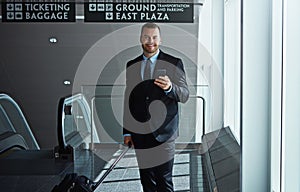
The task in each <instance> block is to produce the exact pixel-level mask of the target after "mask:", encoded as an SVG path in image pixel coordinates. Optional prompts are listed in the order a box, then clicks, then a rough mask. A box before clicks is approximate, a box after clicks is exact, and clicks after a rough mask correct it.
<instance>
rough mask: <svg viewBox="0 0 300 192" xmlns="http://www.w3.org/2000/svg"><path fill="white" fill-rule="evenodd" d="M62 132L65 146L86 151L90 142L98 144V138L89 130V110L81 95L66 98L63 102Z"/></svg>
mask: <svg viewBox="0 0 300 192" xmlns="http://www.w3.org/2000/svg"><path fill="white" fill-rule="evenodd" d="M63 111H64V112H63V132H64V134H63V135H64V139H65V142H66V144H67V145H71V146H72V147H74V148H82V149H88V146H89V144H90V143H91V141H92V140H93V141H95V142H99V137H98V135H97V134H96V132H95V131H94V134H92V132H93V130H91V128H90V127H91V112H90V111H91V110H90V107H89V104H88V102H87V101H86V99H85V97H84V96H83V95H82V94H76V95H73V96H71V97H68V98H66V99H65V101H64V110H63Z"/></svg>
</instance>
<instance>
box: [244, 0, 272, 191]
mask: <svg viewBox="0 0 300 192" xmlns="http://www.w3.org/2000/svg"><path fill="white" fill-rule="evenodd" d="M242 3H243V4H242V9H243V38H242V50H243V51H242V54H243V55H242V67H243V68H242V71H243V72H242V140H241V145H242V191H243V192H253V191H255V192H266V191H269V183H270V179H269V178H270V175H269V172H270V166H269V164H270V154H269V153H270V129H271V128H270V90H271V89H270V77H271V72H270V68H271V37H272V36H271V7H272V1H271V0H252V1H247V0H244V1H242Z"/></svg>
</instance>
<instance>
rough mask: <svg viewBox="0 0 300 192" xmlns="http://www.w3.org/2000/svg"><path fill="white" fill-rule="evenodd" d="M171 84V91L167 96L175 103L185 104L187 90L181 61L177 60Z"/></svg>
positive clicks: (187, 94)
mask: <svg viewBox="0 0 300 192" xmlns="http://www.w3.org/2000/svg"><path fill="white" fill-rule="evenodd" d="M171 82H172V90H171V91H170V92H169V93H168V94H167V95H168V97H170V98H172V99H174V100H176V101H177V102H182V103H185V102H186V101H187V100H188V98H189V89H188V85H187V82H186V75H185V71H184V67H183V63H182V61H181V59H178V60H177V63H176V64H175V68H174V75H173V78H172V79H171Z"/></svg>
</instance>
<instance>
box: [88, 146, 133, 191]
mask: <svg viewBox="0 0 300 192" xmlns="http://www.w3.org/2000/svg"><path fill="white" fill-rule="evenodd" d="M131 146H132V145H131V143H129V145H128V147H127V148H126V149H125V150H124V151H123V152H122V153H121V154H120V155H119V156H118V158H117V159H116V160H115V161H114V162H113V164H111V165H110V167H109V168H108V170H107V171H106V172H105V173H104V174H103V175H102V177H101V178H100V179H99V180H98V181H97V182H96V183H95V185H94V186H93V187H92V188H93V190H95V189H97V187H98V186H99V185H101V184H102V183H103V181H104V179H105V178H106V177H107V175H108V174H109V173H110V172H111V171H112V170H113V169H114V168H115V166H116V165H117V164H118V162H119V161H120V160H121V159H122V158H123V157H124V155H125V154H126V153H127V151H128V150H129V149H130V148H131Z"/></svg>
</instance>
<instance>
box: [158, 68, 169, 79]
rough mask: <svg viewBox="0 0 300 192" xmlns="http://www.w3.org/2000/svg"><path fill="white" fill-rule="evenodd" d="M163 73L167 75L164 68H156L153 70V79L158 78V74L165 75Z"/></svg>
mask: <svg viewBox="0 0 300 192" xmlns="http://www.w3.org/2000/svg"><path fill="white" fill-rule="evenodd" d="M165 75H167V70H166V69H157V70H156V71H155V79H156V78H158V77H159V76H165Z"/></svg>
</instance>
